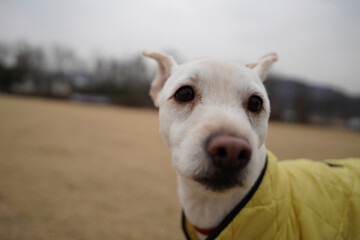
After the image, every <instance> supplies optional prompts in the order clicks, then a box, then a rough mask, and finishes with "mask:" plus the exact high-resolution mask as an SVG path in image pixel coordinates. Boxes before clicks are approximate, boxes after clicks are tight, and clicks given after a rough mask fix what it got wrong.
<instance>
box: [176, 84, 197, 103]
mask: <svg viewBox="0 0 360 240" xmlns="http://www.w3.org/2000/svg"><path fill="white" fill-rule="evenodd" d="M194 96H195V94H194V89H192V87H190V86H184V87H181V88H179V89H178V90H177V91H176V93H175V96H174V97H175V100H176V101H178V102H179V103H185V102H189V101H192V100H193V99H194Z"/></svg>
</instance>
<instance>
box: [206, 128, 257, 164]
mask: <svg viewBox="0 0 360 240" xmlns="http://www.w3.org/2000/svg"><path fill="white" fill-rule="evenodd" d="M206 147H207V151H208V153H209V154H210V156H211V158H212V160H213V161H214V163H215V165H217V166H219V167H226V168H239V169H242V168H244V167H245V166H246V164H247V163H248V162H249V160H250V158H251V153H252V151H251V147H250V144H249V143H248V141H246V140H245V139H243V138H239V137H233V136H224V135H220V136H216V137H211V138H209V140H208V142H207V146H206Z"/></svg>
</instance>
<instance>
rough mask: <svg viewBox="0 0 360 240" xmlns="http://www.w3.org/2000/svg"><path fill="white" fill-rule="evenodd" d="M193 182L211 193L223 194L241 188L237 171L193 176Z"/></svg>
mask: <svg viewBox="0 0 360 240" xmlns="http://www.w3.org/2000/svg"><path fill="white" fill-rule="evenodd" d="M191 179H192V180H193V181H195V182H197V183H199V184H201V185H202V186H203V187H204V188H205V189H207V190H210V191H213V192H224V191H227V190H229V189H232V188H234V187H237V186H243V185H244V183H243V180H242V177H241V174H240V173H239V172H237V171H231V170H230V171H215V172H214V173H212V174H202V175H200V176H193V177H192V178H191Z"/></svg>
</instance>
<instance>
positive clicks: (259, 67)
mask: <svg viewBox="0 0 360 240" xmlns="http://www.w3.org/2000/svg"><path fill="white" fill-rule="evenodd" d="M277 60H278V56H277V54H276V53H269V54H266V55H265V56H263V57H262V58H261V59H260V61H259V62H258V63H250V64H246V65H245V66H247V67H248V68H250V69H253V71H255V72H257V73H258V74H259V77H260V79H261V80H262V81H265V79H266V76H267V74H268V72H269V70H270V67H271V65H272V64H273V63H274V62H276V61H277Z"/></svg>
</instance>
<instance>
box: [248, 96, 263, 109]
mask: <svg viewBox="0 0 360 240" xmlns="http://www.w3.org/2000/svg"><path fill="white" fill-rule="evenodd" d="M262 104H263V101H262V99H261V97H259V96H256V95H253V96H251V97H250V98H249V101H248V105H247V109H249V110H250V111H251V112H253V113H259V112H260V111H261V109H262Z"/></svg>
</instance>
